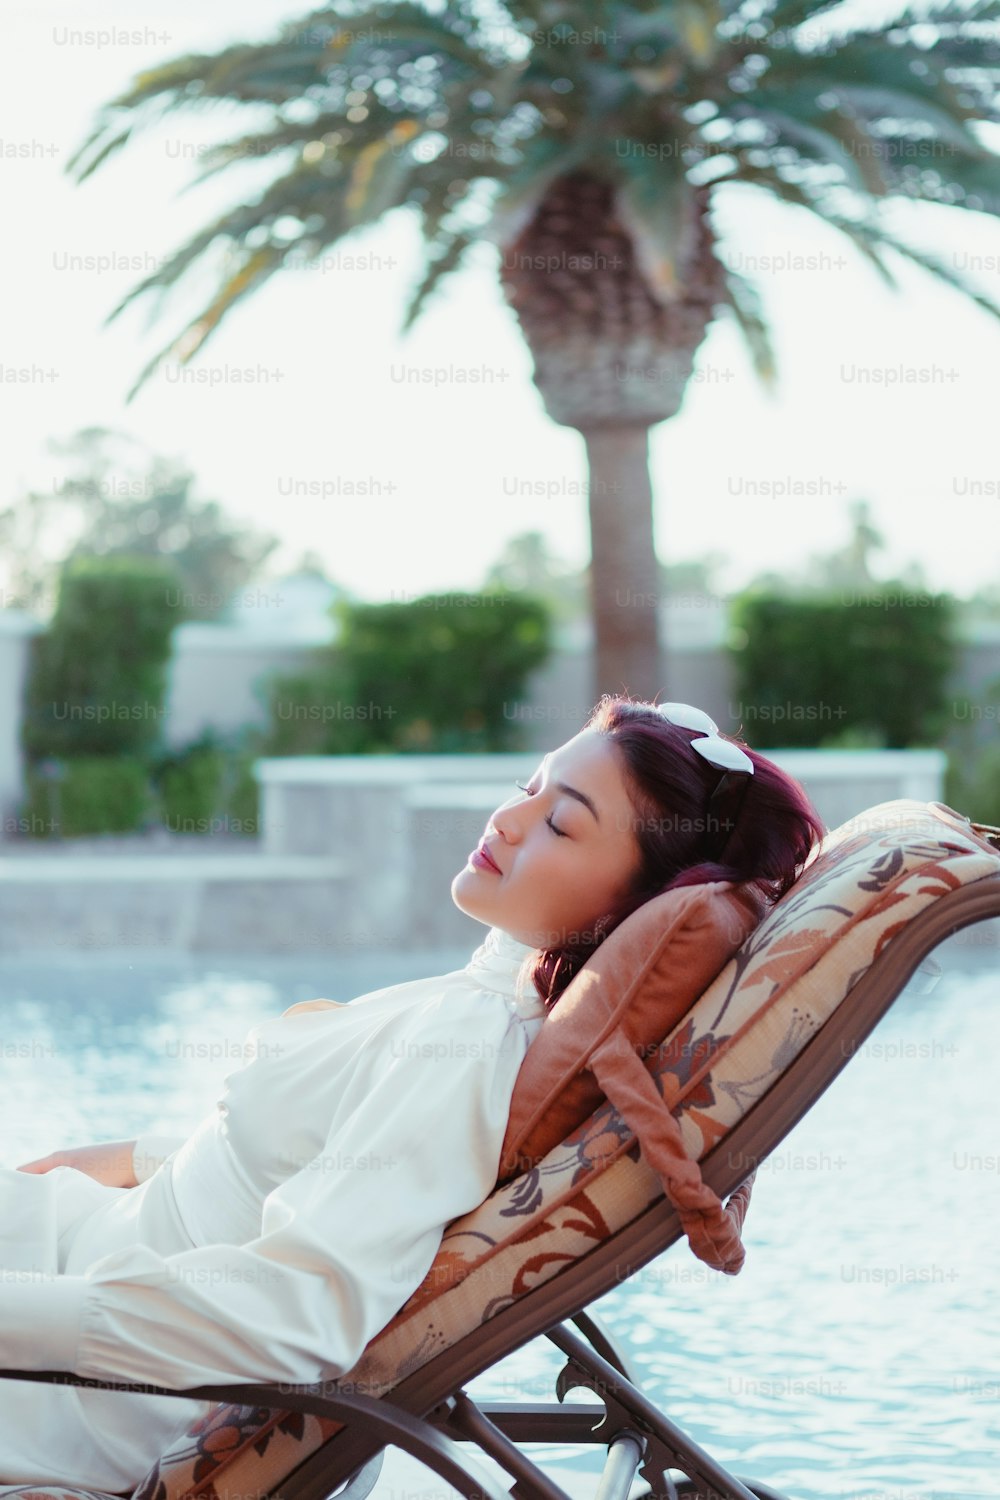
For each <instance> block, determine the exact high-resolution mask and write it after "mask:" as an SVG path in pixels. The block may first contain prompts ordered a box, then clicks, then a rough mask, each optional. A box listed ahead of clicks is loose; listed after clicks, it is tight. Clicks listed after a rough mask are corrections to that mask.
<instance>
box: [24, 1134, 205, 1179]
mask: <svg viewBox="0 0 1000 1500" xmlns="http://www.w3.org/2000/svg"><path fill="white" fill-rule="evenodd" d="M185 1139H186V1137H185V1136H182V1135H151V1134H147V1135H140V1136H139V1137H138V1139H137V1140H134V1141H103V1142H102V1143H101V1144H100V1145H96V1146H68V1147H66V1148H65V1149H64V1150H62V1151H53V1152H51V1153H50V1154H49V1155H48V1156H40V1157H38V1158H37V1160H35V1161H28V1162H25V1163H24V1165H23V1166H20V1167H18V1169H17V1170H18V1171H19V1172H35V1173H39V1174H41V1173H43V1172H51V1171H53V1170H54V1169H55V1168H56V1167H74V1168H75V1169H76V1171H78V1172H86V1174H87V1176H88V1177H93V1178H94V1179H95V1181H97V1182H103V1183H104V1184H105V1185H106V1186H107V1187H125V1188H133V1187H138V1185H139V1183H140V1182H145V1181H146V1178H147V1177H152V1175H153V1173H154V1172H155V1171H156V1169H157V1167H161V1166H162V1165H163V1163H164V1162H165V1161H166V1159H167V1157H168V1156H171V1155H172V1154H173V1152H175V1151H176V1150H177V1148H178V1147H179V1146H183V1144H184V1141H185Z"/></svg>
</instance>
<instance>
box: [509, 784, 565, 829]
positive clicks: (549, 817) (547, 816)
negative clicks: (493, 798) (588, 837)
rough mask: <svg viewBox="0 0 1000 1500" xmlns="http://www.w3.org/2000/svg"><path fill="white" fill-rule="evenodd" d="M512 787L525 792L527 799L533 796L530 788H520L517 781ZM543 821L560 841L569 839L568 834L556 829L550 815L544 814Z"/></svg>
mask: <svg viewBox="0 0 1000 1500" xmlns="http://www.w3.org/2000/svg"><path fill="white" fill-rule="evenodd" d="M514 785H515V786H516V787H517V789H518V791H520V792H527V794H528V796H529V797H533V796H534V795H535V794H534V792H533V791H532V790H531V788H530V787H526V786H522V785H521V783H520V782H519V781H515V782H514ZM545 821H546V823H548V825H549V827H550V828H551V829H552V832H553V833H555V834H558V836H559V837H560V838H561V839H568V838H569V834H568V833H566V832H565V830H564V829H562V828H557V827H556V825H555V824H554V823H553V821H552V815H551V813H546V814H545Z"/></svg>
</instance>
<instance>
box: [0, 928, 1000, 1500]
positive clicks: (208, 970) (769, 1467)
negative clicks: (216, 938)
mask: <svg viewBox="0 0 1000 1500" xmlns="http://www.w3.org/2000/svg"><path fill="white" fill-rule="evenodd" d="M467 957H468V955H467V954H448V955H444V956H442V955H440V954H438V955H434V954H421V955H419V956H407V955H403V954H399V953H395V954H383V955H377V956H375V955H366V956H357V957H352V958H347V957H340V956H329V957H323V956H319V957H316V956H312V957H310V958H309V959H302V960H297V959H289V958H278V959H271V960H255V959H252V958H246V957H242V958H238V959H232V960H220V959H218V958H217V957H215V956H214V955H213V956H212V957H211V958H205V957H204V956H191V955H183V956H178V957H177V958H171V957H160V956H141V955H138V954H136V955H124V954H115V955H106V956H103V957H101V956H97V955H91V954H87V955H74V956H70V955H66V956H65V957H63V958H59V959H52V960H48V959H47V960H45V961H44V962H41V961H32V960H30V959H28V958H24V957H7V958H4V959H2V960H0V1065H2V1067H3V1080H4V1096H3V1097H4V1105H3V1108H4V1136H3V1150H2V1158H0V1159H2V1161H3V1164H4V1165H11V1166H16V1165H18V1164H19V1163H20V1162H23V1161H26V1160H28V1159H30V1158H32V1157H35V1156H40V1155H43V1154H44V1153H46V1152H48V1151H51V1150H53V1149H55V1148H56V1147H59V1146H64V1145H66V1146H68V1145H78V1144H84V1143H86V1142H89V1141H94V1140H102V1139H115V1138H118V1137H132V1136H134V1135H136V1134H137V1133H138V1132H139V1131H140V1130H147V1129H149V1130H154V1129H155V1130H164V1131H171V1132H177V1133H180V1134H183V1133H185V1132H186V1131H189V1130H191V1129H193V1128H194V1126H195V1125H196V1124H197V1123H198V1121H199V1120H200V1119H201V1118H202V1116H203V1115H205V1114H206V1113H208V1112H210V1111H211V1110H212V1109H213V1108H214V1101H215V1097H216V1093H217V1088H218V1084H219V1082H220V1080H221V1078H222V1077H223V1076H224V1075H225V1073H226V1072H227V1071H229V1069H230V1068H232V1067H234V1066H238V1064H239V1061H240V1060H241V1059H242V1045H243V1041H244V1038H245V1035H246V1032H247V1031H248V1030H249V1028H250V1027H251V1026H253V1025H254V1024H255V1023H256V1022H258V1021H260V1020H263V1019H265V1018H266V1017H268V1016H272V1015H275V1014H277V1013H278V1012H280V1011H281V1010H283V1009H285V1008H286V1007H287V1006H288V1005H291V1004H293V1003H295V1002H296V1001H298V1000H304V999H311V998H313V997H315V996H317V995H326V996H328V997H329V998H332V999H342V1000H343V999H350V998H351V997H352V996H354V995H358V994H362V993H364V992H366V991H368V990H371V989H375V988H378V987H380V986H382V985H385V984H390V983H394V982H397V981H399V980H401V979H404V978H417V977H419V976H420V975H423V974H432V973H439V972H442V971H443V970H444V969H447V968H454V967H457V966H459V965H460V964H462V963H464V962H465V960H466V958H467ZM998 1036H1000V974H998V971H997V970H996V969H994V970H993V971H992V972H988V971H986V970H984V969H982V968H975V969H969V970H956V969H946V970H945V973H944V974H943V976H942V977H941V979H940V980H939V981H938V982H937V984H936V985H934V986H933V988H931V990H930V991H929V992H928V993H918V992H916V988H914V989H911V990H909V991H908V992H907V993H906V995H905V996H903V997H901V999H900V1000H898V1001H897V1002H896V1004H895V1005H894V1006H893V1008H892V1009H891V1011H890V1012H889V1014H888V1015H887V1016H886V1018H885V1019H884V1020H883V1022H882V1023H881V1024H880V1025H879V1027H878V1028H877V1030H876V1031H875V1032H874V1033H873V1035H872V1036H871V1037H870V1038H869V1040H868V1042H867V1043H866V1044H865V1045H864V1046H863V1047H862V1048H860V1049H859V1052H858V1055H857V1056H856V1057H854V1058H853V1060H852V1061H851V1064H850V1066H849V1067H848V1068H847V1069H846V1070H845V1072H844V1073H842V1074H841V1076H840V1077H839V1078H838V1079H837V1080H836V1082H835V1083H834V1085H833V1086H832V1087H831V1089H830V1090H829V1091H828V1092H827V1094H826V1095H825V1096H824V1097H823V1099H821V1100H820V1101H819V1103H818V1104H817V1105H816V1106H815V1108H814V1109H813V1110H812V1111H811V1112H810V1114H809V1115H808V1116H807V1117H806V1119H805V1120H803V1121H802V1122H801V1124H800V1125H799V1126H798V1127H797V1128H796V1129H795V1131H794V1132H793V1133H792V1134H791V1135H790V1136H789V1137H788V1138H787V1140H786V1141H785V1142H784V1144H783V1146H782V1147H781V1148H780V1149H779V1151H778V1152H777V1153H776V1154H775V1155H774V1156H773V1157H772V1158H770V1159H769V1161H768V1162H767V1163H765V1164H764V1165H763V1166H762V1167H761V1170H760V1172H759V1174H758V1179H757V1185H756V1187H755V1190H754V1198H753V1203H752V1205H751V1208H750V1213H749V1216H748V1219H747V1224H746V1230H745V1236H744V1237H745V1242H746V1245H747V1263H746V1266H745V1268H744V1270H743V1272H742V1273H741V1274H740V1275H739V1276H738V1277H733V1278H730V1277H723V1276H720V1275H717V1274H716V1273H714V1272H712V1271H709V1270H708V1269H707V1268H706V1267H704V1266H703V1265H702V1264H701V1263H700V1262H699V1261H697V1260H695V1259H694V1258H693V1257H692V1256H691V1254H690V1252H689V1251H688V1250H687V1248H686V1246H683V1245H680V1246H676V1247H675V1248H674V1249H673V1250H671V1251H668V1252H667V1253H666V1254H665V1255H663V1256H661V1257H659V1258H658V1260H656V1261H655V1262H653V1263H652V1264H651V1265H649V1266H647V1267H645V1268H644V1270H643V1271H641V1272H640V1273H638V1275H637V1276H635V1277H633V1278H632V1280H631V1281H630V1282H629V1283H628V1284H627V1285H625V1286H622V1287H618V1288H616V1289H615V1290H614V1291H613V1292H611V1293H609V1294H608V1295H607V1296H606V1297H605V1298H603V1299H602V1300H601V1302H600V1303H599V1304H597V1305H596V1308H595V1310H596V1311H597V1313H598V1315H599V1316H600V1317H602V1318H603V1320H604V1321H605V1322H606V1324H607V1325H608V1327H609V1329H610V1330H611V1332H612V1333H613V1334H614V1335H616V1337H617V1338H618V1339H619V1340H620V1341H621V1343H622V1344H623V1346H624V1348H625V1350H626V1351H627V1352H628V1353H629V1354H630V1355H631V1357H632V1358H633V1360H634V1362H635V1363H636V1365H637V1367H638V1368H639V1369H640V1370H641V1371H642V1372H643V1376H644V1382H645V1388H646V1390H647V1391H648V1393H649V1394H650V1395H651V1396H652V1397H653V1398H654V1399H655V1400H656V1401H657V1402H658V1403H659V1404H661V1405H662V1406H664V1407H665V1409H666V1410H667V1411H668V1413H669V1415H670V1416H672V1417H673V1418H674V1420H676V1421H678V1422H680V1423H681V1425H682V1426H684V1427H686V1428H687V1429H688V1430H689V1431H690V1432H691V1433H692V1434H693V1436H694V1437H695V1438H696V1439H697V1440H698V1441H699V1442H700V1443H701V1444H702V1445H703V1446H705V1447H706V1448H708V1449H709V1451H710V1452H712V1453H713V1454H714V1455H715V1456H716V1457H717V1458H719V1459H720V1460H721V1461H722V1462H723V1463H725V1464H727V1465H728V1466H729V1467H731V1468H733V1469H735V1470H736V1471H737V1472H738V1473H741V1474H743V1475H745V1476H750V1477H758V1478H761V1479H766V1480H767V1481H768V1482H769V1483H771V1484H773V1485H775V1486H776V1487H777V1488H778V1489H781V1490H784V1491H785V1492H786V1493H787V1494H789V1495H790V1496H794V1497H796V1500H834V1497H836V1500H972V1497H976V1500H980V1497H983V1496H987V1495H989V1496H996V1495H997V1494H998V1493H1000V1484H998V1480H997V1469H998V1463H997V1460H998V1455H1000V1307H998V1297H997V1291H998V1279H1000V1278H998V1271H997V1268H998V1260H1000V1252H998V1246H1000V1100H998V1098H997V1095H998V1092H1000V1091H998V1069H997V1065H996V1060H995V1051H996V1041H997V1038H998ZM560 1364H561V1359H560V1356H559V1355H558V1352H557V1351H556V1350H555V1348H554V1347H553V1346H552V1345H550V1344H549V1343H548V1342H547V1341H544V1340H542V1341H537V1342H536V1343H535V1344H533V1345H531V1346H529V1347H528V1348H526V1349H523V1350H520V1351H518V1353H517V1354H516V1355H514V1356H512V1357H511V1358H510V1359H508V1360H506V1361H505V1362H504V1363H503V1365H501V1366H499V1367H498V1368H497V1369H496V1370H495V1371H493V1372H491V1373H490V1374H488V1375H484V1376H481V1377H479V1379H477V1380H476V1381H475V1382H473V1384H472V1385H471V1386H470V1390H471V1391H472V1393H473V1394H474V1395H477V1396H480V1397H482V1398H486V1399H489V1398H493V1399H499V1398H510V1399H524V1400H527V1399H544V1400H553V1399H555V1397H554V1390H553V1383H554V1378H555V1375H556V1373H557V1372H558V1369H559V1368H560ZM581 1397H585V1398H586V1399H593V1398H592V1397H590V1396H589V1395H587V1394H586V1393H581ZM570 1399H573V1398H572V1397H571V1398H570ZM532 1451H534V1452H535V1453H536V1455H537V1457H538V1458H539V1459H540V1461H541V1463H542V1466H543V1467H544V1468H546V1469H547V1470H548V1471H549V1472H550V1473H551V1474H552V1475H553V1477H554V1478H556V1479H557V1480H558V1481H559V1482H560V1483H562V1484H563V1485H564V1487H565V1488H567V1489H569V1490H570V1491H571V1493H573V1494H574V1495H576V1496H588V1495H590V1494H592V1493H593V1490H594V1483H595V1476H596V1473H597V1472H598V1470H599V1468H600V1462H599V1460H598V1459H597V1455H596V1453H595V1452H594V1451H588V1450H584V1449H581V1450H578V1451H579V1456H578V1457H577V1456H573V1457H571V1458H570V1459H563V1460H562V1461H556V1458H555V1456H554V1454H551V1453H549V1451H548V1450H546V1449H545V1448H544V1447H543V1446H539V1447H538V1448H537V1449H534V1450H532ZM433 1483H434V1489H433V1493H434V1494H435V1495H437V1496H440V1495H441V1494H442V1493H443V1491H442V1486H441V1484H440V1482H439V1481H434V1482H433ZM430 1492H431V1491H430V1487H428V1493H430ZM444 1492H445V1493H447V1491H444ZM375 1493H376V1497H377V1496H378V1490H376V1492H375ZM408 1493H412V1494H413V1496H414V1500H416V1495H417V1493H418V1492H417V1491H416V1490H414V1491H412V1492H408ZM386 1495H387V1496H388V1492H386Z"/></svg>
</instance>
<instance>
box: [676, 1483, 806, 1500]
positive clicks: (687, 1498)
mask: <svg viewBox="0 0 1000 1500" xmlns="http://www.w3.org/2000/svg"><path fill="white" fill-rule="evenodd" d="M743 1483H744V1484H745V1485H746V1487H747V1489H748V1490H749V1491H750V1493H751V1495H756V1497H757V1500H788V1496H787V1495H783V1494H781V1492H780V1491H779V1490H775V1489H772V1488H771V1486H770V1485H769V1484H764V1483H763V1482H762V1481H761V1480H759V1479H745V1480H744V1481H743ZM667 1500H724V1497H722V1496H720V1495H719V1493H718V1491H717V1490H712V1489H705V1487H704V1485H701V1484H698V1483H697V1482H696V1481H695V1480H692V1479H681V1480H680V1481H679V1482H678V1483H677V1484H676V1485H675V1486H674V1493H673V1495H670V1496H668V1497H667Z"/></svg>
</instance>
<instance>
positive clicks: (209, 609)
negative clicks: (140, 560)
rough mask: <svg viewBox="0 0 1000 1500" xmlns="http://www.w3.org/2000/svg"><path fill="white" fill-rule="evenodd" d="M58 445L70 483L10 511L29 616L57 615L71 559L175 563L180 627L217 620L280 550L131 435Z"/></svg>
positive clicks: (12, 582) (11, 585)
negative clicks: (196, 491)
mask: <svg viewBox="0 0 1000 1500" xmlns="http://www.w3.org/2000/svg"><path fill="white" fill-rule="evenodd" d="M48 447H49V451H50V452H51V453H53V454H54V455H56V456H57V457H59V458H62V459H63V460H65V461H66V462H67V464H68V466H69V470H70V472H69V474H68V476H67V477H66V478H65V479H64V480H63V481H61V482H60V481H57V480H55V479H54V480H53V483H52V486H51V488H49V489H46V490H29V491H28V492H27V493H26V494H24V495H21V496H20V497H19V498H18V499H17V500H15V501H14V502H13V504H12V505H9V506H8V507H7V508H6V510H3V511H0V552H2V554H3V557H4V560H5V563H6V566H7V570H8V578H7V585H6V593H7V595H8V596H9V597H10V600H11V602H13V603H16V604H18V605H20V606H21V607H22V608H24V609H30V610H34V611H36V612H38V613H40V614H46V615H48V614H50V613H51V612H52V609H53V607H54V604H55V592H56V584H57V579H58V575H59V569H60V566H61V564H62V562H63V561H64V560H68V559H70V558H77V557H115V556H132V557H146V558H160V559H169V560H170V562H172V564H173V565H174V569H175V572H176V591H177V592H178V594H179V596H180V597H179V599H178V601H177V604H178V611H177V619H181V618H185V617H186V618H189V619H201V620H210V619H216V618H218V617H220V616H222V615H225V614H226V612H227V608H228V606H229V604H230V602H231V600H232V598H233V595H234V594H235V593H237V592H238V591H239V590H240V589H243V588H245V587H246V585H247V584H248V583H250V582H251V580H253V579H254V578H256V577H257V576H258V575H259V573H260V571H261V569H262V567H263V565H264V563H265V562H266V560H267V558H268V557H270V555H271V553H272V552H273V551H274V549H275V548H276V547H277V545H278V539H277V537H274V536H266V535H264V534H262V533H260V532H257V531H255V530H253V529H251V528H249V527H247V526H245V525H243V524H241V523H239V522H236V521H234V520H232V519H231V518H230V517H229V516H227V515H226V513H225V511H224V510H223V508H222V506H221V505H219V504H218V502H217V501H215V500H197V499H196V498H195V497H194V495H193V494H192V490H193V487H194V485H195V482H196V481H195V476H194V474H193V473H191V472H190V470H188V469H186V468H185V467H184V465H183V464H182V463H181V462H180V461H179V460H177V459H168V458H163V457H160V456H157V455H153V454H150V453H148V452H147V451H146V450H145V449H144V448H143V447H142V445H141V444H139V443H137V442H136V441H135V440H134V439H132V438H130V437H128V436H127V435H126V434H124V433H121V432H115V431H113V430H111V429H109V428H105V427H87V428H82V429H80V431H78V432H77V433H75V434H74V435H73V436H72V437H70V438H68V439H66V440H65V441H62V442H60V441H52V442H50V443H49V445H48Z"/></svg>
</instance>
